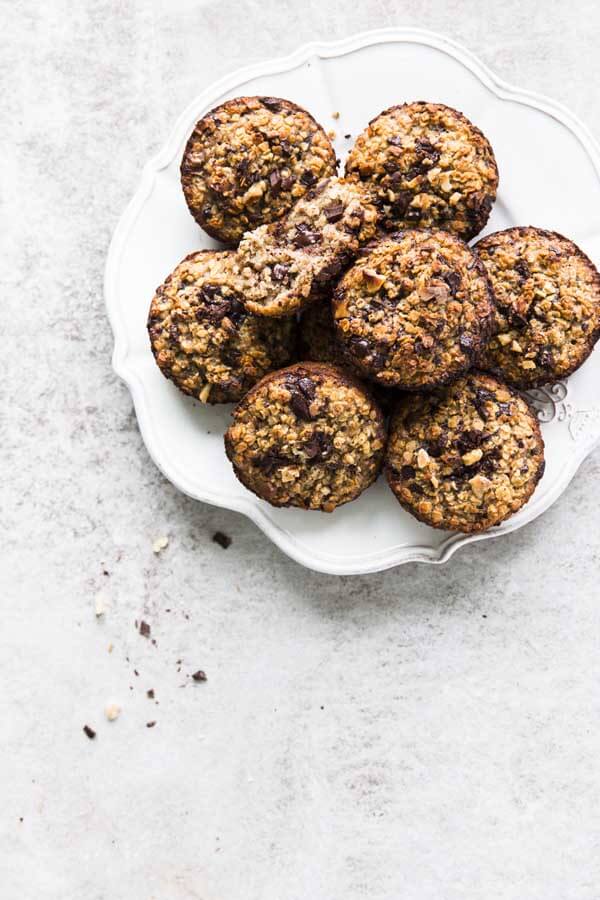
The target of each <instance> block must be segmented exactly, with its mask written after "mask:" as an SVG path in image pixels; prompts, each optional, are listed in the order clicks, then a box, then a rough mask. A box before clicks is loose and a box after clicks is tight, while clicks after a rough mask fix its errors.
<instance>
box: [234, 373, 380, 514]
mask: <svg viewBox="0 0 600 900" xmlns="http://www.w3.org/2000/svg"><path fill="white" fill-rule="evenodd" d="M384 439H385V435H384V424H383V416H382V414H381V411H380V410H379V408H378V406H377V405H376V403H375V402H374V401H373V399H372V398H371V397H370V395H369V394H368V393H367V391H366V390H365V389H364V388H363V387H362V385H360V384H359V382H357V381H355V380H354V379H353V378H352V376H351V375H349V374H348V373H347V372H344V371H342V370H341V369H337V368H335V367H334V366H328V365H324V364H320V363H300V364H299V365H295V366H290V367H289V368H287V369H283V370H282V371H280V372H273V373H272V374H271V375H267V376H266V378H263V380H262V381H261V382H260V383H259V384H257V385H256V386H255V387H254V388H252V390H251V391H249V393H248V394H246V396H245V397H244V399H243V400H242V402H241V403H240V404H239V405H238V406H237V407H236V409H235V410H234V413H233V423H232V424H231V425H230V427H229V429H228V430H227V433H226V434H225V449H226V452H227V456H228V457H229V459H230V460H231V462H232V464H233V468H234V470H235V474H236V475H237V477H238V478H239V480H240V481H241V482H242V484H244V485H245V486H246V487H247V488H248V489H249V490H251V491H253V493H255V494H256V495H257V496H258V497H261V498H262V499H263V500H266V501H267V502H268V503H271V504H272V505H273V506H298V507H300V508H301V509H320V510H323V511H324V512H332V511H333V510H334V509H335V508H336V507H338V506H341V504H342V503H348V502H349V501H350V500H354V499H355V498H356V497H358V495H359V494H361V493H362V491H364V490H365V488H367V487H368V486H369V485H370V484H371V483H372V482H373V481H375V479H376V477H377V474H378V472H379V468H380V464H381V460H382V456H383V448H384Z"/></svg>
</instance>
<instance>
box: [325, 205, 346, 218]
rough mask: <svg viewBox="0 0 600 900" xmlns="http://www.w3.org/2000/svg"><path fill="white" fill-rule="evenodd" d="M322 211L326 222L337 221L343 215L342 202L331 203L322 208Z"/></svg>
mask: <svg viewBox="0 0 600 900" xmlns="http://www.w3.org/2000/svg"><path fill="white" fill-rule="evenodd" d="M323 213H324V214H325V218H326V219H327V221H328V222H339V221H340V219H341V218H342V216H343V215H344V204H343V203H333V204H332V205H331V206H328V207H327V208H326V209H324V210H323Z"/></svg>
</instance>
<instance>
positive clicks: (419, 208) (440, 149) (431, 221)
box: [346, 102, 498, 240]
mask: <svg viewBox="0 0 600 900" xmlns="http://www.w3.org/2000/svg"><path fill="white" fill-rule="evenodd" d="M346 175H347V176H349V177H354V178H358V179H360V180H361V181H364V182H367V183H369V184H372V185H374V186H375V188H376V189H377V195H378V202H379V205H380V209H381V223H380V224H381V226H382V228H384V229H386V230H388V231H389V230H392V231H393V230H396V229H398V228H435V227H436V226H437V227H440V228H443V229H444V230H445V231H451V232H453V233H454V234H457V235H459V236H460V237H462V238H464V239H465V240H470V239H471V238H472V237H475V235H476V234H479V232H480V231H481V229H482V228H483V227H484V225H485V223H486V222H487V220H488V218H489V215H490V211H491V208H492V204H493V203H494V200H495V198H496V191H497V189H498V167H497V165H496V160H495V158H494V153H493V150H492V148H491V146H490V144H489V141H488V140H487V138H486V137H484V135H483V134H482V133H481V131H480V130H479V129H478V128H476V127H475V126H474V125H473V124H472V123H471V122H470V121H469V120H468V119H467V118H466V117H465V116H464V115H463V114H462V113H460V112H457V111H456V110H455V109H450V107H448V106H442V105H441V104H439V103H422V102H419V103H405V104H404V105H403V106H392V107H391V108H390V109H387V110H385V112H382V113H381V114H380V115H379V116H377V117H376V118H375V119H373V120H372V122H370V124H369V126H368V127H367V128H366V130H365V131H363V132H362V134H360V135H359V136H358V138H357V140H356V143H355V145H354V147H353V148H352V150H351V151H350V154H349V156H348V160H347V162H346Z"/></svg>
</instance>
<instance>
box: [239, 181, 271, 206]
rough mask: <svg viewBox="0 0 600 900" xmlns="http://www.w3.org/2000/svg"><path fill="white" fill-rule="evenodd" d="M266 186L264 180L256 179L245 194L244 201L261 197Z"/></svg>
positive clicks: (250, 201) (247, 201)
mask: <svg viewBox="0 0 600 900" xmlns="http://www.w3.org/2000/svg"><path fill="white" fill-rule="evenodd" d="M266 186H267V185H266V183H265V182H264V181H256V182H255V183H254V184H251V185H250V187H249V188H248V190H247V191H246V193H245V194H244V203H245V204H246V203H252V201H253V200H258V199H259V197H262V195H263V194H264V192H265V188H266Z"/></svg>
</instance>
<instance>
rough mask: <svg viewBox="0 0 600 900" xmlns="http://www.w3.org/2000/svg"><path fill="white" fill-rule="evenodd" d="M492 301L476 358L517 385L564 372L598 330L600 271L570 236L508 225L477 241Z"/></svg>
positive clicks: (543, 380)
mask: <svg viewBox="0 0 600 900" xmlns="http://www.w3.org/2000/svg"><path fill="white" fill-rule="evenodd" d="M475 250H476V252H477V253H478V254H479V256H480V258H481V260H482V261H483V264H484V266H485V268H486V270H487V273H488V275H489V278H490V282H491V285H492V290H493V292H494V297H495V300H496V306H497V309H498V314H497V322H498V332H497V334H496V335H495V336H494V337H493V338H492V339H491V341H490V343H489V345H488V347H487V351H486V353H485V355H484V357H483V360H482V364H483V365H484V366H485V368H490V369H493V370H494V371H497V372H499V373H500V374H501V375H503V377H504V378H506V380H507V381H508V382H510V383H511V384H513V385H515V386H516V387H519V388H530V387H537V386H539V385H541V384H545V383H547V382H549V381H556V380H557V379H559V378H565V377H566V376H567V375H570V374H571V373H572V372H574V371H575V369H577V368H578V367H579V366H580V365H581V364H582V363H583V362H584V361H585V360H586V359H587V357H588V355H589V354H590V352H591V350H592V348H593V346H594V344H595V343H596V341H597V340H598V337H599V336H600V275H599V274H598V271H597V269H596V267H595V266H594V265H593V263H592V262H591V261H590V260H589V259H588V257H587V256H586V255H585V254H584V253H583V252H582V251H581V250H580V249H579V247H577V246H576V244H574V243H573V242H572V241H569V240H567V238H565V237H563V236H562V235H560V234H556V232H553V231H544V230H542V229H541V228H532V227H527V228H507V229H506V230H505V231H498V232H496V233H495V234H490V235H488V236H487V237H485V238H483V239H482V240H481V241H479V243H478V244H477V245H476V247H475Z"/></svg>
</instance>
